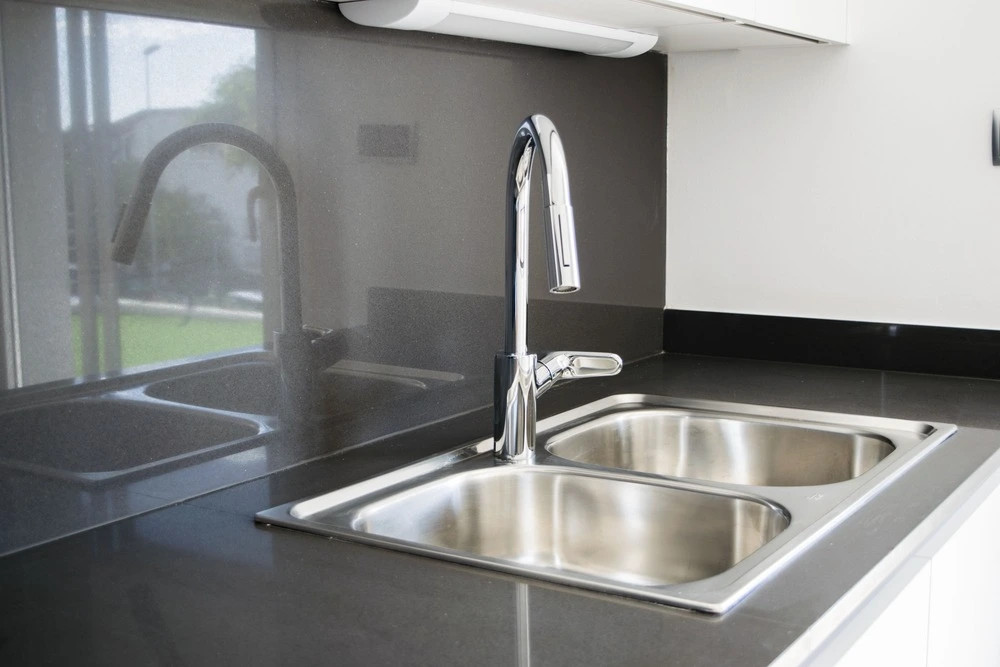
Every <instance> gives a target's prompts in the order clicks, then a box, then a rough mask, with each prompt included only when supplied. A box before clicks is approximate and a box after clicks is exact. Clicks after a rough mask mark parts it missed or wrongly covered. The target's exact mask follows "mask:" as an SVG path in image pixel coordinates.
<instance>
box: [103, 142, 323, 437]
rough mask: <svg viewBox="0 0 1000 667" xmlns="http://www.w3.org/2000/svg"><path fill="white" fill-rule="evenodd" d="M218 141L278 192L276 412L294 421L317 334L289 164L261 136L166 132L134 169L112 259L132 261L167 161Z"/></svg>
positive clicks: (303, 410) (306, 402)
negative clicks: (308, 324)
mask: <svg viewBox="0 0 1000 667" xmlns="http://www.w3.org/2000/svg"><path fill="white" fill-rule="evenodd" d="M208 143H219V144H227V145H229V146H235V147H236V148H240V149H242V150H244V151H246V152H247V153H249V154H250V155H252V156H253V157H255V158H256V159H257V161H258V162H260V164H261V166H262V167H264V170H265V171H266V172H267V173H268V175H269V176H270V177H271V182H272V183H273V184H274V189H275V191H276V192H277V194H278V226H279V228H280V229H279V241H278V242H279V244H280V251H281V289H280V292H281V328H282V330H281V332H276V333H275V334H274V350H275V356H276V357H277V360H278V376H279V381H280V383H281V386H280V390H281V391H280V393H281V416H283V417H284V418H285V419H291V420H292V421H299V420H301V419H303V418H304V417H306V416H308V413H309V409H310V406H311V404H310V401H311V383H312V372H311V369H310V363H309V361H310V359H309V357H310V351H311V348H312V345H313V344H314V343H316V342H318V339H317V336H316V335H315V334H314V333H312V332H311V331H310V330H309V329H308V328H304V327H303V326H302V304H301V301H300V294H301V288H300V278H299V237H298V207H297V203H296V198H295V184H294V183H293V182H292V174H291V172H290V171H289V169H288V165H286V164H285V162H284V161H283V160H282V159H281V157H279V156H278V153H277V152H276V151H275V150H274V148H273V147H272V146H271V145H270V144H269V143H267V142H266V141H265V140H264V139H263V138H262V137H261V136H260V135H258V134H256V133H254V132H251V131H250V130H248V129H246V128H243V127H239V126H237V125H229V124H226V123H203V124H200V125H192V126H190V127H186V128H183V129H181V130H178V131H177V132H174V133H173V134H171V135H169V136H167V137H166V138H165V139H163V140H162V141H160V143H158V144H156V146H154V147H153V149H152V150H151V151H150V152H149V155H148V156H147V157H146V159H145V160H144V161H143V163H142V166H141V167H140V169H139V179H138V181H137V182H136V185H135V190H134V191H133V193H132V197H131V198H130V199H129V202H128V206H127V207H126V208H125V209H124V211H123V213H122V216H121V218H119V220H118V226H117V228H116V229H115V233H114V237H113V238H112V241H111V243H112V248H111V258H112V259H113V260H114V261H116V262H118V263H120V264H131V263H132V262H133V261H134V260H135V251H136V248H137V247H138V245H139V237H140V236H141V235H142V230H143V227H144V226H145V224H146V218H147V216H148V215H149V209H150V206H151V204H152V201H153V193H154V192H155V190H156V186H157V184H158V183H159V181H160V177H161V176H162V175H163V171H164V170H165V169H166V168H167V165H168V164H170V162H171V161H172V160H173V159H174V158H175V157H177V156H178V155H179V154H181V153H182V152H184V151H185V150H187V149H188V148H192V147H194V146H198V145H200V144H208Z"/></svg>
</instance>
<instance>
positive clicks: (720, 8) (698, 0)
mask: <svg viewBox="0 0 1000 667" xmlns="http://www.w3.org/2000/svg"><path fill="white" fill-rule="evenodd" d="M642 1H643V2H648V3H651V4H659V5H670V6H671V7H680V8H683V9H690V10H692V11H696V12H706V13H708V14H717V15H720V16H725V17H727V18H734V19H740V20H745V21H752V20H753V18H754V15H755V11H754V5H755V0H681V2H673V1H672V0H642Z"/></svg>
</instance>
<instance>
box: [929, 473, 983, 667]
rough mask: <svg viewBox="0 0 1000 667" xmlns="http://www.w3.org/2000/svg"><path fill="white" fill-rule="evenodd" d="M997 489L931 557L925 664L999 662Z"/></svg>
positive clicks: (972, 666) (966, 666)
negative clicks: (927, 652) (928, 625)
mask: <svg viewBox="0 0 1000 667" xmlns="http://www.w3.org/2000/svg"><path fill="white" fill-rule="evenodd" d="M997 526H1000V488H998V489H996V490H994V491H993V492H992V493H991V494H990V496H989V497H988V498H987V499H986V501H985V502H984V503H983V504H982V505H981V506H980V507H979V508H978V509H977V510H976V512H975V513H974V514H973V515H972V516H970V517H969V519H968V520H967V521H966V522H965V523H964V524H963V525H962V527H961V528H959V529H958V531H957V532H956V533H955V534H954V535H953V536H952V537H951V539H949V540H948V541H947V542H946V543H945V545H944V546H943V547H941V550H940V551H938V552H937V553H936V554H935V555H934V558H933V560H932V561H931V565H932V577H931V608H930V641H929V643H928V649H929V656H928V661H927V664H928V667H953V666H955V665H961V667H996V665H1000V634H998V632H997V630H998V628H1000V536H998V535H997Z"/></svg>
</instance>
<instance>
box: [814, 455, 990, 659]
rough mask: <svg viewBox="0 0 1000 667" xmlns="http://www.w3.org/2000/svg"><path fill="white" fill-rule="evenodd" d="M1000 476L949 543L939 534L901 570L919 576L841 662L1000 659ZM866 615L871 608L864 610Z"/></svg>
mask: <svg viewBox="0 0 1000 667" xmlns="http://www.w3.org/2000/svg"><path fill="white" fill-rule="evenodd" d="M996 478H997V475H994V476H993V484H994V488H993V490H992V492H990V493H989V495H988V496H987V497H986V499H985V500H984V501H983V502H982V504H980V505H979V507H977V508H976V509H975V510H974V511H973V512H972V513H971V514H970V515H968V517H967V518H966V519H965V521H964V522H963V523H962V524H961V526H959V527H958V529H957V530H955V531H954V533H953V534H952V535H951V536H950V537H949V538H947V540H946V541H943V542H941V541H940V540H935V539H934V538H933V537H932V538H931V540H929V541H928V543H927V545H926V546H925V547H924V549H923V550H919V551H918V552H917V554H915V555H914V556H913V557H911V558H910V559H909V560H908V561H907V562H906V563H905V564H904V565H903V566H902V568H901V569H900V572H902V571H903V569H904V568H906V569H908V570H909V573H912V572H913V571H914V570H915V571H916V574H915V575H913V576H912V579H910V581H909V583H907V584H906V585H905V587H903V588H902V590H900V591H899V592H898V593H897V594H896V596H895V598H894V599H892V601H891V602H890V603H889V604H888V606H886V607H885V608H884V609H883V610H882V611H881V613H879V614H878V615H877V617H876V618H875V619H874V620H873V621H872V622H871V624H870V625H869V626H868V628H867V629H866V630H865V631H864V632H863V633H862V634H861V635H860V637H859V638H858V639H857V640H856V641H855V642H854V644H853V645H852V646H851V647H850V648H849V649H848V650H847V651H846V653H844V654H843V655H842V656H841V657H840V658H839V660H837V661H836V662H835V663H834V664H835V665H837V667H868V666H873V667H874V666H882V665H892V666H893V667H997V666H998V665H1000V487H997V486H996ZM946 529H947V527H946ZM943 530H945V529H943ZM874 597H875V598H877V597H878V594H877V593H876V595H875V596H874ZM873 599H874V598H873ZM868 604H871V605H874V604H875V603H874V602H869V603H868ZM882 604H884V600H883V601H882ZM865 613H866V609H865V607H864V606H863V607H862V608H861V609H860V610H859V611H858V614H859V615H862V614H865ZM820 663H824V664H829V663H827V662H826V661H823V660H818V661H816V664H820Z"/></svg>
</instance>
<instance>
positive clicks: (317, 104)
mask: <svg viewBox="0 0 1000 667" xmlns="http://www.w3.org/2000/svg"><path fill="white" fill-rule="evenodd" d="M4 6H5V7H6V8H8V9H9V11H8V13H7V14H8V16H15V17H16V18H18V20H19V21H23V20H26V19H30V18H31V16H34V17H35V18H42V20H41V21H36V22H35V23H31V24H32V25H35V24H36V23H37V24H39V25H48V26H49V29H50V30H59V29H62V28H56V27H54V26H56V25H57V24H59V22H60V21H61V20H62V19H60V18H58V16H61V15H55V14H53V15H52V16H55V17H56V18H49V19H45V18H44V16H42V14H44V13H45V12H63V11H64V9H65V5H63V4H61V3H58V2H52V1H50V0H23V1H16V2H10V1H8V2H5V3H4ZM72 6H73V7H74V8H77V9H92V10H97V11H107V12H111V13H112V14H113V16H112V14H109V16H112V19H109V20H113V21H119V22H120V21H122V20H123V17H125V18H127V17H128V16H142V17H147V18H156V17H162V18H169V19H180V20H185V21H198V22H204V23H209V24H218V25H223V26H228V27H231V28H244V29H249V30H252V31H253V42H254V43H255V48H254V49H253V52H254V56H253V65H254V70H255V77H256V83H255V86H256V98H255V111H254V114H255V122H254V123H253V124H254V125H255V129H256V131H257V132H258V133H259V134H261V135H262V136H263V137H264V138H265V139H266V140H268V141H269V142H271V143H272V144H273V145H274V146H275V147H276V149H277V151H278V153H279V154H280V155H281V156H282V158H283V159H284V160H285V161H286V162H287V163H288V165H289V167H290V169H291V171H292V175H293V178H294V182H295V186H296V191H297V199H298V203H299V236H300V248H301V250H300V262H301V265H302V283H303V285H302V307H303V314H304V320H305V322H306V323H307V324H310V325H314V326H317V327H322V328H326V329H332V330H334V331H342V332H345V335H344V340H346V341H349V344H347V346H346V351H345V352H344V356H345V357H346V358H348V359H351V358H354V359H361V358H362V357H363V360H365V361H370V362H377V363H388V364H397V365H407V366H410V367H415V368H423V369H426V370H448V371H450V370H455V369H458V370H459V371H460V372H462V373H463V374H467V375H469V376H482V375H488V374H489V373H490V372H491V369H492V364H493V355H494V353H495V352H496V350H497V349H498V348H499V347H500V343H501V332H502V326H501V309H502V295H503V282H504V257H503V243H504V197H505V192H504V188H505V172H506V168H507V162H508V153H509V150H510V145H511V142H512V139H513V135H514V132H515V130H516V129H517V127H518V125H519V124H520V122H521V121H522V119H523V118H524V117H526V116H528V115H530V114H533V113H543V114H545V115H547V116H549V117H550V118H551V119H552V120H553V122H554V123H555V124H556V126H557V128H558V129H559V131H560V134H561V136H562V139H563V143H564V145H565V148H566V153H567V156H568V163H569V171H570V183H571V188H572V194H573V204H574V209H575V212H576V223H577V239H578V244H579V254H580V265H581V277H582V284H583V288H582V289H581V290H580V291H579V292H578V293H575V294H572V295H567V296H558V297H556V296H553V295H550V294H549V293H548V292H547V289H546V287H547V286H546V280H545V276H544V275H543V274H544V273H545V257H544V243H543V236H542V233H541V227H542V225H541V206H540V203H539V199H540V195H541V182H540V172H541V169H540V168H538V167H537V166H536V169H535V175H534V181H535V183H534V184H533V186H532V188H533V190H534V192H535V197H534V198H533V202H532V211H531V218H532V224H531V254H530V263H531V268H532V270H531V282H530V293H531V302H530V317H529V319H530V321H529V343H530V344H531V346H532V350H533V351H538V352H544V351H546V350H553V349H584V350H586V349H592V350H600V351H613V352H618V353H620V354H621V355H622V356H623V357H625V358H626V359H638V358H641V357H645V356H648V355H650V354H655V353H658V352H659V351H661V349H662V348H661V341H662V319H661V315H660V313H661V310H662V304H663V302H664V285H663V278H662V276H663V258H664V256H665V248H664V246H665V236H666V235H665V205H664V203H665V168H664V165H665V150H666V148H665V145H666V137H665V132H666V123H665V95H666V93H665V89H666V63H665V58H663V57H662V56H660V55H656V54H649V55H646V56H642V57H639V58H634V59H621V60H619V59H611V58H598V57H591V56H585V55H581V54H574V53H568V52H561V51H555V50H547V49H538V48H532V47H523V46H517V45H509V44H501V43H494V42H486V41H480V40H471V39H463V38H455V37H447V36H441V35H433V34H425V33H412V32H403V31H389V30H374V29H368V28H363V27H359V26H355V25H353V24H351V23H350V22H348V21H346V20H345V19H343V18H342V17H341V15H340V13H339V11H338V10H337V8H336V6H335V5H333V4H324V3H319V2H311V1H302V2H271V1H269V0H206V1H201V2H190V0H131V1H129V2H114V1H95V2H92V3H74V4H73V5H72ZM164 23H167V22H164ZM109 25H111V23H109ZM156 26H157V24H156V22H155V21H152V22H147V23H146V24H144V25H143V26H140V27H141V28H142V30H145V31H146V32H147V33H148V34H145V37H144V39H146V42H143V44H139V43H138V42H135V43H134V44H132V43H129V44H127V45H126V46H128V47H129V48H132V46H135V45H136V44H138V47H141V46H143V45H145V44H146V43H147V42H148V44H150V45H156V47H157V55H154V56H152V63H153V67H154V78H153V88H154V94H153V104H152V109H153V110H154V111H156V110H157V109H158V108H162V106H163V105H162V104H161V105H160V106H159V107H158V106H157V104H156V99H157V96H158V95H159V96H160V98H161V99H164V96H165V93H166V89H165V88H164V87H163V86H164V85H165V84H164V83H163V81H164V79H163V72H162V70H157V69H156V68H162V67H166V64H165V63H168V62H171V61H170V59H169V58H168V57H167V56H166V55H163V54H170V53H172V52H176V50H177V49H182V48H184V47H183V44H182V43H180V42H177V41H176V40H175V39H174V38H173V37H172V35H171V34H170V26H165V27H164V33H163V34H159V33H157V32H156ZM161 45H162V50H160V46H161ZM112 47H113V48H121V47H115V43H114V40H112ZM138 47H136V48H138ZM5 48H6V49H7V50H8V52H6V55H7V56H8V61H9V62H14V61H15V60H16V58H15V59H13V60H12V59H11V57H10V56H11V55H16V54H15V52H14V51H11V49H16V48H20V47H17V45H13V46H12V45H11V44H10V43H8V44H5ZM148 48H152V47H148ZM133 50H134V49H133ZM142 50H143V49H141V48H139V51H140V52H141V51H142ZM24 53H27V52H24ZM147 55H148V54H147ZM112 56H113V57H116V56H115V55H114V53H112ZM26 57H27V56H26ZM170 57H171V58H172V57H173V56H172V55H171V56H170ZM136 62H139V61H136ZM149 63H150V59H149V58H148V57H147V61H146V65H147V67H149ZM138 66H139V65H136V67H138ZM40 71H41V70H40ZM157 72H158V73H157ZM133 74H135V75H136V77H133V78H134V79H135V81H136V82H137V83H135V84H129V85H140V84H139V83H138V82H139V81H141V78H137V77H139V74H138V71H136V72H132V73H128V72H126V73H125V75H127V76H125V75H123V74H121V72H115V71H112V72H111V76H112V77H115V76H121V77H123V78H122V79H121V80H122V81H124V80H126V79H127V77H131V76H132V75H133ZM32 77H33V78H32ZM157 77H159V78H157ZM127 80H131V79H127ZM16 83H17V85H16V86H12V87H11V89H10V90H8V94H9V95H14V94H17V95H18V96H20V97H19V98H18V99H24V96H25V95H28V94H29V93H31V92H32V90H31V87H32V86H37V87H38V88H39V89H46V90H47V91H48V92H46V95H43V96H41V97H40V98H39V100H40V101H39V102H38V104H48V106H49V107H53V106H54V105H55V106H56V107H57V106H58V95H57V96H52V91H51V90H50V89H51V87H52V85H53V81H52V77H51V76H48V77H45V76H37V77H35V76H34V75H31V76H28V75H25V76H22V77H19V78H18V81H17V82H16ZM120 85H124V84H121V83H120V82H119V83H116V82H115V80H112V96H114V94H115V90H117V89H116V88H115V86H120ZM147 85H148V83H147ZM146 95H147V100H148V95H149V91H148V90H147V91H146ZM53 100H54V101H55V102H53ZM9 104H10V100H8V105H9ZM148 104H149V102H148V101H147V105H148ZM114 105H115V100H114V99H112V108H114ZM178 111H184V109H179V110H178ZM39 112H41V109H39ZM58 113H59V112H58V108H48V109H47V110H46V114H47V115H46V118H50V119H52V118H54V119H56V121H55V122H54V123H53V129H54V133H55V134H56V135H58V134H59V133H60V131H59V128H58ZM142 113H143V112H139V113H137V114H135V115H136V116H137V117H138V116H139V115H141V114H142ZM147 115H148V112H147ZM22 116H23V117H18V118H14V119H13V122H14V124H15V125H17V127H14V128H12V131H17V130H18V128H22V127H24V126H25V124H26V123H29V121H30V114H28V116H25V115H24V114H22ZM39 117H40V116H39ZM112 120H113V121H114V122H115V123H119V121H118V120H116V119H114V118H113V119H112ZM63 122H64V124H65V120H64V121H63ZM191 122H197V117H196V116H193V117H192V120H191ZM56 139H57V140H59V139H60V138H59V137H56ZM126 150H128V149H126ZM141 150H148V149H141ZM140 152H141V151H140ZM53 155H57V152H56V151H55V150H53ZM16 157H17V156H15V158H16ZM141 158H142V155H138V156H137V159H141ZM83 164H84V169H89V170H92V171H93V176H94V177H95V178H97V177H99V175H98V174H97V172H98V170H99V166H97V165H94V166H90V165H89V164H88V163H86V162H84V163H83ZM22 165H28V166H22ZM41 166H43V165H41V163H39V164H38V165H35V166H32V162H31V159H25V160H20V161H18V160H17V159H15V160H14V163H13V166H12V171H14V172H15V175H17V174H18V173H20V174H27V173H28V171H29V170H30V169H31V168H35V167H38V168H39V169H40V168H41ZM185 168H187V169H192V170H193V169H198V168H201V167H199V166H198V164H197V163H194V162H193V163H190V164H189V165H188V166H187V167H185ZM19 169H20V171H18V170H19ZM251 173H254V172H251ZM89 177H90V175H87V174H84V179H86V178H89ZM255 178H256V176H255ZM262 181H263V182H264V185H267V183H266V181H267V179H266V178H263V177H262ZM265 190H266V188H265ZM25 192H26V190H22V191H18V190H17V189H16V187H15V190H14V191H13V192H12V193H11V195H12V200H13V202H14V212H15V217H17V214H18V210H19V209H18V206H19V205H21V202H22V201H28V200H29V199H30V196H31V195H30V194H24V193H25ZM241 192H242V191H241ZM237 194H239V193H237ZM226 196H227V197H229V195H228V194H227V195H226ZM229 198H232V199H234V200H235V199H239V205H242V199H241V198H239V197H229ZM265 199H267V196H266V195H265ZM264 208H266V202H265V205H262V208H261V213H259V214H258V217H259V221H258V222H259V226H260V227H261V236H262V237H263V238H265V242H266V239H267V238H268V235H269V234H270V239H271V242H272V243H273V229H270V228H272V227H273V224H274V223H273V219H269V217H268V215H267V214H266V212H265V211H264ZM23 210H24V211H27V210H28V209H26V208H25V209H23ZM30 217H31V216H30V215H29V214H28V213H22V215H21V216H20V219H22V220H26V219H29V218H30ZM54 217H55V216H54ZM104 217H107V216H104ZM22 224H24V223H22ZM194 224H195V225H196V224H197V223H194ZM56 231H58V230H56ZM148 234H149V232H147V235H148ZM236 234H242V232H241V231H239V230H238V231H237V232H236ZM265 250H266V249H265ZM54 256H56V257H57V258H58V257H60V256H59V253H58V252H56V253H54ZM62 256H63V257H64V256H65V253H64V254H63V255H62ZM28 264H30V262H25V265H28ZM263 264H264V275H265V276H268V275H270V276H272V279H271V280H267V281H265V284H264V289H263V292H264V303H265V305H264V322H265V325H264V329H265V331H267V330H270V329H272V328H275V329H276V328H278V321H277V319H278V318H277V312H278V309H277V306H276V301H277V299H276V296H277V294H276V286H277V282H276V281H275V280H273V276H274V275H275V273H276V270H275V266H276V265H277V262H276V261H275V260H274V258H273V257H272V258H270V259H269V258H267V257H264V259H263ZM196 268H197V267H192V270H191V272H190V273H191V276H194V277H193V278H191V280H200V278H199V277H197V276H199V275H200V274H198V273H197V272H196V271H195V270H194V269H196ZM65 271H66V265H65V264H62V265H61V266H53V267H52V268H51V271H48V273H49V274H50V275H56V276H59V274H60V272H65ZM63 275H65V274H64V273H63ZM57 297H58V294H57ZM26 305H27V306H29V307H30V306H31V304H26ZM47 305H48V304H43V303H39V304H36V306H37V308H36V310H38V311H41V310H43V309H44V308H46V307H47ZM66 337H67V339H68V337H69V336H68V334H67V336H66ZM234 347H238V346H236V345H234ZM42 356H43V355H42ZM65 377H68V374H67V375H63V376H59V375H56V376H55V378H56V379H60V378H65ZM39 382H42V381H39ZM76 384H77V388H79V384H80V382H79V381H77V383H76ZM40 386H45V385H40ZM53 386H54V385H53ZM482 387H486V389H482ZM488 389H489V387H488V383H486V384H483V385H480V384H479V383H477V384H476V385H475V388H474V391H475V392H479V393H481V394H482V395H479V393H477V394H476V396H474V397H469V398H474V399H476V400H478V401H479V402H481V403H483V404H485V403H487V402H489V400H491V396H490V395H489V391H488ZM373 407H375V406H373ZM442 410H446V407H445V406H443V407H442ZM441 416H444V415H442V414H427V415H423V417H426V418H434V419H436V418H440V417H441Z"/></svg>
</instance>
